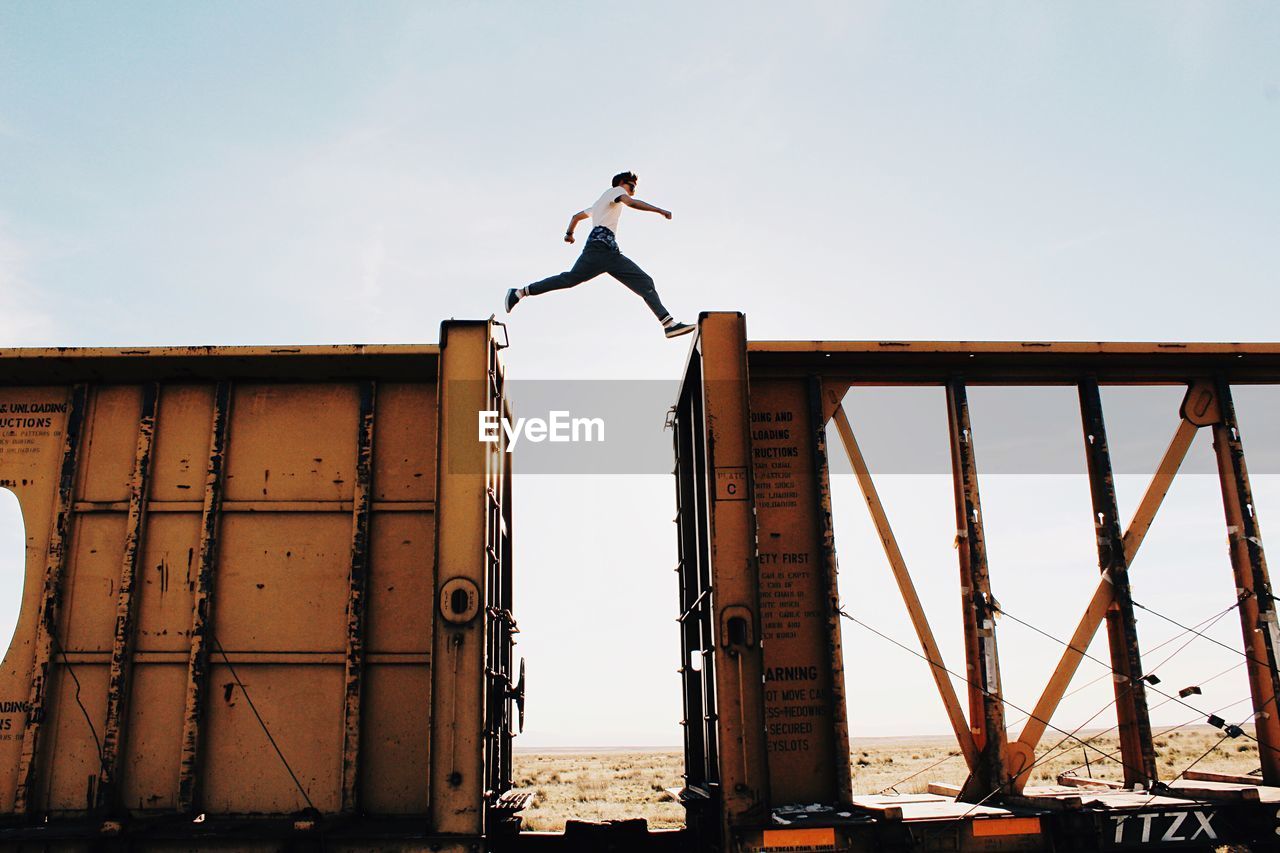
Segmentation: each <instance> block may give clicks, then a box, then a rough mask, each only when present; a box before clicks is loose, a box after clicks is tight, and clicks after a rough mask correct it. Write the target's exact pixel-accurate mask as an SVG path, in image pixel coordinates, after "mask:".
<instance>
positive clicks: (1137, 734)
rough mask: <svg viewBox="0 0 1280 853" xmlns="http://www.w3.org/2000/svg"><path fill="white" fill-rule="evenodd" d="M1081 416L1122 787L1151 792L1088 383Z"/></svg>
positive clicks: (1147, 737)
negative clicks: (1107, 593) (1107, 594)
mask: <svg viewBox="0 0 1280 853" xmlns="http://www.w3.org/2000/svg"><path fill="white" fill-rule="evenodd" d="M1079 389H1080V412H1081V421H1082V425H1083V427H1084V442H1085V460H1086V462H1087V467H1088V472H1089V492H1090V494H1091V495H1092V497H1093V521H1094V528H1095V530H1096V536H1097V543H1098V568H1099V570H1100V571H1101V572H1102V574H1103V575H1105V576H1107V577H1108V578H1109V580H1110V581H1111V606H1110V607H1109V608H1108V610H1107V614H1106V620H1107V638H1108V641H1109V644H1110V648H1111V669H1112V673H1113V675H1112V679H1113V683H1114V685H1115V694H1116V715H1117V717H1118V719H1119V723H1120V757H1121V759H1122V761H1123V763H1124V781H1125V784H1126V785H1129V786H1135V785H1142V786H1144V787H1150V785H1151V783H1152V782H1155V781H1156V780H1157V778H1158V776H1157V775H1156V751H1155V746H1154V744H1153V743H1152V740H1151V719H1150V716H1149V714H1148V711H1147V692H1146V683H1145V682H1144V681H1143V676H1144V673H1143V670H1142V656H1141V654H1140V652H1139V649H1138V629H1137V621H1136V619H1135V618H1134V614H1133V600H1132V598H1131V597H1130V594H1129V563H1128V560H1126V559H1125V552H1124V538H1123V536H1122V535H1121V532H1120V518H1119V515H1120V509H1119V506H1118V504H1117V501H1116V490H1115V481H1114V480H1113V478H1112V474H1111V453H1110V449H1109V447H1108V445H1107V430H1106V425H1105V423H1104V422H1103V417H1102V398H1101V396H1100V395H1099V392H1098V383H1097V382H1096V380H1094V379H1092V378H1086V379H1084V380H1083V381H1081V382H1080V385H1079Z"/></svg>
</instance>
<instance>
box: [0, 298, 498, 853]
mask: <svg viewBox="0 0 1280 853" xmlns="http://www.w3.org/2000/svg"><path fill="white" fill-rule="evenodd" d="M498 349H499V346H498V344H497V342H496V341H495V336H494V334H493V324H492V323H489V322H446V323H444V324H443V326H442V328H441V334H440V344H439V345H438V346H364V347H361V346H333V347H297V348H274V349H268V348H248V347H210V348H164V349H138V350H74V349H59V350H5V351H0V486H3V487H4V488H7V489H10V490H12V491H13V492H14V493H15V494H16V495H17V496H18V499H19V501H20V503H21V506H22V514H23V519H24V522H25V526H26V533H27V563H26V576H25V591H24V593H23V596H22V602H21V613H20V617H19V620H18V626H17V630H16V633H15V635H14V638H13V641H12V644H11V646H10V648H9V651H8V654H7V655H6V657H5V658H4V662H3V667H2V668H0V708H2V709H3V715H2V716H0V848H3V849H31V845H51V846H53V847H56V848H57V849H68V850H74V849H83V848H85V845H88V844H91V843H95V842H96V843H103V842H108V843H113V844H117V845H120V846H122V847H127V848H129V849H190V848H192V847H196V846H199V847H219V848H221V849H262V850H274V849H282V847H284V846H290V847H296V846H298V845H304V846H305V845H306V844H323V845H324V847H325V849H368V848H372V847H377V848H379V849H422V848H423V846H424V845H428V844H429V845H430V846H431V849H436V850H456V851H461V850H476V849H478V848H479V846H480V845H481V844H482V841H481V839H482V837H483V836H484V835H485V834H486V833H492V832H494V830H495V827H496V826H497V825H498V824H500V823H503V822H504V812H503V804H502V803H501V802H500V800H501V798H502V795H503V794H504V793H505V792H506V791H507V790H508V789H509V787H510V777H511V742H512V734H513V729H514V723H513V710H512V706H513V703H514V700H519V701H520V702H522V701H523V700H522V697H521V696H520V695H519V694H520V685H517V684H515V683H513V667H512V663H513V660H512V658H513V650H512V646H513V638H512V634H513V632H514V629H515V625H514V621H513V618H512V598H511V470H510V467H509V465H508V462H507V454H506V453H505V452H503V451H504V447H503V444H502V441H501V437H500V440H499V442H498V443H482V442H479V441H478V440H477V433H476V423H477V416H476V412H477V411H481V410H491V411H504V410H505V409H504V407H505V399H504V391H503V371H502V366H501V364H500V362H499V357H498Z"/></svg>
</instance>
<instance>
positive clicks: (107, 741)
mask: <svg viewBox="0 0 1280 853" xmlns="http://www.w3.org/2000/svg"><path fill="white" fill-rule="evenodd" d="M159 398H160V386H159V385H158V384H156V383H148V384H146V385H144V386H142V412H141V416H140V418H139V421H138V442H137V446H136V448H135V451H134V459H133V477H132V479H131V480H130V486H129V509H128V515H127V517H126V521H125V539H124V562H123V565H122V566H121V568H120V588H119V591H118V593H117V595H116V633H115V640H114V641H113V645H112V649H111V670H110V676H109V679H110V680H109V683H108V686H107V717H106V725H105V726H104V729H103V734H102V781H101V782H100V783H99V785H98V805H99V806H105V807H107V808H116V807H119V806H121V805H123V804H122V803H120V802H119V801H118V791H117V786H118V784H119V780H120V769H121V767H120V764H121V755H122V754H123V751H124V745H125V740H126V739H127V737H128V726H127V725H125V721H126V720H127V715H128V711H129V694H130V690H131V688H132V681H133V679H132V675H133V645H134V643H133V632H134V624H133V623H134V615H135V612H136V610H137V603H136V602H137V596H136V595H135V594H134V586H135V584H136V583H137V578H138V561H139V559H140V556H141V554H142V545H143V531H144V529H145V526H146V518H147V500H148V497H149V494H148V493H149V486H150V482H151V447H152V444H153V443H154V438H155V432H156V409H157V405H158V402H159Z"/></svg>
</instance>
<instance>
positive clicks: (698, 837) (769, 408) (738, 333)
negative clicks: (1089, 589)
mask: <svg viewBox="0 0 1280 853" xmlns="http://www.w3.org/2000/svg"><path fill="white" fill-rule="evenodd" d="M1255 383H1256V384H1271V385H1276V384H1280V346H1277V345H1275V344H1157V343H1149V344H1144V343H1136V344H1124V343H1116V344H1099V343H1044V342H1028V343H1021V342H1013V343H997V342H982V343H966V342H916V343H908V342H900V341H887V342H880V341H871V342H829V341H796V342H751V341H748V339H747V333H746V321H745V318H744V317H743V316H742V315H741V314H732V313H710V314H703V315H702V317H701V318H700V322H699V333H698V338H697V339H696V341H695V342H694V345H693V348H692V351H691V353H690V357H689V361H688V363H687V366H686V371H685V375H684V377H683V383H682V387H681V391H680V395H679V398H678V401H677V403H676V405H675V407H674V409H673V412H672V417H671V426H672V427H673V430H674V444H675V456H676V480H677V497H678V507H679V511H678V517H677V524H678V531H679V533H678V536H679V546H680V547H679V560H680V562H679V566H678V576H679V594H680V598H679V613H680V615H679V625H680V636H681V649H682V655H681V661H680V672H681V677H682V683H683V703H684V704H683V712H684V717H683V726H684V741H685V786H684V788H683V790H682V792H681V799H682V801H683V802H684V804H685V806H686V810H687V814H688V824H689V830H690V832H691V833H692V835H693V837H694V838H695V843H696V844H697V845H698V847H699V849H707V850H719V851H724V852H725V853H729V851H732V853H767V851H782V850H805V851H812V852H813V853H817V851H852V850H902V851H914V850H921V851H923V850H955V851H977V850H983V851H995V850H1009V851H1014V850H1027V851H1043V850H1095V849H1151V848H1161V847H1163V846H1168V847H1170V848H1171V849H1172V848H1177V849H1213V848H1214V847H1216V846H1218V845H1220V844H1225V843H1230V842H1240V843H1248V844H1254V845H1258V847H1257V849H1274V845H1275V838H1276V833H1277V831H1278V830H1277V826H1278V824H1277V820H1276V815H1277V813H1278V811H1277V809H1278V807H1280V714H1278V713H1276V711H1275V704H1276V699H1277V696H1280V673H1278V672H1277V666H1276V663H1277V652H1278V651H1280V628H1278V626H1277V615H1276V604H1275V602H1276V599H1275V598H1274V597H1273V595H1272V590H1271V585H1270V581H1269V579H1268V575H1267V568H1266V560H1265V556H1264V552H1263V548H1262V538H1261V531H1260V529H1259V526H1258V517H1257V510H1256V507H1255V506H1254V502H1253V497H1252V491H1251V487H1250V483H1249V476H1248V471H1247V468H1246V465H1245V457H1244V447H1243V440H1242V438H1241V432H1240V429H1239V425H1238V423H1237V420H1236V415H1235V409H1234V406H1233V404H1232V393H1231V392H1232V387H1233V386H1235V385H1240V384H1255ZM1108 384H1111V385H1173V386H1183V387H1185V388H1186V394H1185V397H1184V400H1183V403H1182V406H1181V409H1180V410H1176V411H1171V412H1170V413H1169V421H1170V427H1171V429H1173V438H1172V440H1171V441H1170V443H1169V446H1168V450H1167V451H1166V452H1165V455H1164V458H1163V460H1162V461H1161V463H1160V465H1159V467H1158V470H1157V472H1156V474H1155V476H1154V477H1153V478H1152V481H1151V484H1150V486H1149V487H1148V489H1147V491H1146V493H1145V495H1144V497H1143V498H1142V500H1141V502H1140V504H1139V506H1138V509H1137V511H1136V513H1135V515H1134V517H1133V519H1132V520H1131V521H1130V522H1129V524H1128V526H1127V527H1122V526H1121V523H1120V522H1121V520H1120V519H1119V518H1118V508H1117V503H1116V495H1115V489H1114V483H1113V476H1112V466H1111V459H1110V454H1109V449H1108V444H1107V438H1106V425H1105V422H1104V418H1103V412H1102V406H1101V401H1100V395H1099V386H1100V385H1108ZM857 385H881V386H883V385H902V386H907V385H911V386H933V387H938V388H943V389H945V391H946V411H945V413H944V412H941V411H940V412H939V416H940V417H942V418H944V419H945V422H946V423H947V426H948V432H949V436H950V445H951V446H950V457H951V468H952V478H953V482H954V494H955V513H956V532H957V535H956V552H957V555H958V575H957V581H958V583H957V599H958V603H959V604H960V605H961V610H962V616H963V620H962V624H963V628H964V643H963V648H964V650H965V660H964V661H961V662H958V663H953V666H952V667H951V668H950V669H948V667H947V663H946V662H945V661H944V660H943V659H942V656H941V654H940V652H939V650H938V644H937V642H936V640H935V637H934V634H933V630H932V628H931V627H930V625H929V621H928V619H927V618H926V616H925V613H924V610H923V608H922V607H921V606H920V602H919V598H918V596H917V594H916V590H915V586H914V584H913V581H912V579H911V575H910V573H909V572H908V571H907V566H906V563H905V561H904V560H903V558H902V553H901V551H900V549H899V548H898V544H897V541H896V539H895V537H894V532H893V528H892V526H891V524H890V519H889V517H888V515H887V513H886V512H885V509H884V507H883V505H882V504H881V503H880V500H879V497H878V495H877V492H876V488H875V482H874V480H873V478H872V476H871V474H870V472H869V471H868V469H867V464H866V462H865V460H864V458H863V456H862V453H861V451H860V449H859V447H858V442H857V439H856V436H855V433H854V429H853V426H852V424H851V421H850V416H849V414H848V413H847V412H846V411H845V403H844V398H845V394H846V392H847V391H849V389H850V388H851V387H853V386H857ZM970 385H1006V386H1043V385H1058V386H1067V387H1073V388H1075V389H1076V390H1077V392H1078V396H1079V402H1080V412H1081V425H1082V427H1083V437H1084V442H1083V449H1082V453H1083V456H1084V458H1085V461H1086V463H1087V475H1088V479H1089V485H1090V492H1091V495H1092V501H1093V505H1092V507H1091V509H1092V512H1093V515H1094V518H1095V519H1096V538H1097V551H1098V570H1099V571H1100V574H1101V578H1100V580H1099V582H1098V586H1097V591H1096V592H1095V593H1094V595H1093V598H1092V600H1091V601H1090V602H1089V604H1088V607H1087V609H1086V612H1085V613H1084V614H1083V615H1082V616H1081V618H1080V622H1079V626H1078V627H1077V629H1076V631H1075V634H1074V635H1073V636H1072V638H1071V640H1070V641H1069V642H1065V643H1064V645H1065V648H1064V650H1063V652H1062V658H1061V660H1060V661H1059V662H1058V665H1057V667H1056V668H1055V670H1054V672H1053V674H1052V676H1051V678H1050V680H1049V682H1048V684H1047V685H1046V686H1045V687H1044V690H1043V692H1042V694H1041V698H1040V700H1039V701H1038V702H1037V704H1036V705H1035V707H1034V709H1031V708H1028V709H1021V710H1023V711H1024V712H1025V715H1026V716H1027V717H1028V718H1029V720H1028V722H1027V723H1026V725H1024V726H1023V728H1022V730H1021V732H1020V733H1019V734H1018V736H1017V737H1016V738H1015V737H1011V736H1010V735H1009V733H1008V732H1007V731H1006V722H1005V705H1006V704H1007V701H1006V700H1005V699H1004V692H1003V688H1002V684H1001V678H1000V668H999V657H998V654H997V650H996V628H995V621H994V617H995V615H996V614H997V613H998V612H999V611H998V607H999V605H998V604H997V601H996V598H995V596H994V595H993V593H992V589H993V584H995V585H997V586H998V578H997V579H996V580H993V579H992V578H991V577H990V575H989V573H988V568H987V557H986V538H985V532H984V529H983V523H982V513H981V509H980V507H981V498H980V494H979V489H978V477H977V472H978V466H977V453H976V450H975V448H980V447H981V443H982V437H981V436H980V435H978V436H975V435H974V433H973V430H972V428H971V426H970V421H969V410H968V402H967V392H966V389H967V387H968V386H970ZM829 426H830V427H833V429H831V431H830V434H831V435H833V436H836V437H838V440H839V444H841V445H843V449H844V451H845V452H846V453H847V455H848V457H849V461H850V463H851V467H852V470H853V472H854V475H855V478H856V480H857V482H858V486H859V488H860V490H861V492H862V495H863V497H864V499H865V502H866V504H867V507H868V509H869V510H870V513H871V517H872V521H873V523H874V526H875V529H876V532H877V535H878V538H879V539H880V541H881V543H882V545H883V547H884V551H885V555H886V558H887V562H888V563H889V566H890V568H891V570H892V572H893V574H894V578H895V580H896V582H897V585H898V587H899V589H900V591H901V593H902V596H903V599H904V603H905V605H906V609H907V612H908V614H909V616H910V619H911V623H912V627H913V628H914V629H915V633H916V635H917V638H918V641H919V651H918V652H917V653H916V654H917V655H918V656H919V657H920V658H922V659H923V661H922V665H927V666H928V668H929V670H930V672H931V674H932V675H933V678H934V681H935V683H936V686H937V689H938V692H939V697H940V699H941V701H942V704H943V706H944V707H945V709H946V712H947V717H948V719H949V720H950V722H951V725H952V728H953V730H954V734H955V737H956V745H957V748H958V751H959V753H960V754H961V755H962V756H963V759H964V760H965V762H966V764H967V766H968V771H969V776H968V781H967V782H966V783H965V784H964V785H963V786H960V787H958V788H952V787H951V786H946V785H932V786H930V792H929V793H928V794H921V795H915V796H897V795H894V796H889V795H859V794H858V793H856V792H854V791H853V786H852V773H851V755H850V749H849V737H850V735H849V725H850V723H849V719H850V717H852V718H853V719H854V720H855V721H856V719H857V696H856V693H853V691H851V688H850V687H849V686H848V685H846V684H845V683H844V666H843V661H842V660H841V654H842V646H841V625H842V620H843V618H844V617H845V616H848V614H847V613H846V612H845V611H844V610H843V608H842V606H841V602H840V599H839V593H838V589H837V583H836V575H837V565H836V550H835V538H834V533H833V525H832V516H831V488H830V474H829V465H828V459H829V452H830V448H829V447H828V435H829V431H828V427H829ZM1274 426H1275V425H1274V424H1260V425H1253V427H1254V429H1255V430H1262V429H1267V428H1270V429H1274ZM1202 429H1203V430H1207V431H1209V432H1211V433H1212V437H1213V446H1214V456H1215V459H1216V466H1217V472H1218V477H1219V480H1220V483H1221V492H1222V501H1223V511H1224V513H1225V519H1226V532H1227V539H1228V550H1229V556H1230V561H1231V566H1232V569H1233V572H1234V578H1231V577H1230V576H1229V575H1226V573H1224V577H1221V578H1218V579H1217V582H1218V584H1219V587H1220V588H1221V589H1223V590H1224V591H1230V590H1231V589H1232V580H1234V587H1235V591H1236V593H1237V601H1238V603H1237V609H1238V610H1239V616H1240V620H1241V626H1242V631H1243V640H1244V642H1243V646H1242V651H1241V656H1242V658H1243V659H1244V660H1245V661H1246V664H1247V667H1246V668H1247V670H1248V674H1249V687H1250V691H1251V699H1252V706H1253V715H1252V720H1253V725H1254V726H1255V727H1256V741H1257V744H1258V751H1259V756H1260V759H1261V765H1262V766H1261V770H1260V774H1259V775H1257V776H1239V777H1227V776H1223V775H1221V774H1210V773H1196V772H1195V771H1194V770H1188V771H1186V772H1184V773H1181V774H1179V778H1175V779H1167V780H1162V779H1160V778H1159V776H1158V772H1157V767H1156V763H1155V760H1154V748H1153V745H1152V732H1151V725H1150V722H1149V719H1148V713H1147V698H1146V696H1147V693H1148V692H1149V691H1152V690H1156V689H1157V688H1156V687H1155V686H1154V685H1156V684H1158V679H1154V678H1151V677H1148V676H1147V674H1146V672H1145V670H1144V669H1143V666H1142V659H1141V655H1140V650H1139V647H1138V640H1137V634H1136V632H1135V631H1134V623H1135V620H1134V605H1133V601H1132V598H1131V595H1130V591H1129V576H1128V565H1129V562H1130V561H1131V560H1132V558H1133V556H1134V554H1135V553H1136V551H1137V549H1138V547H1139V546H1140V545H1141V543H1142V540H1143V537H1144V536H1145V534H1146V532H1147V530H1148V529H1149V527H1150V525H1151V522H1152V520H1153V518H1154V517H1155V514H1156V511H1157V510H1158V509H1159V507H1160V505H1161V502H1162V500H1163V498H1164V496H1165V494H1166V492H1168V490H1169V487H1170V484H1171V483H1172V481H1173V479H1174V477H1175V475H1176V474H1177V472H1178V470H1179V467H1180V466H1181V463H1182V461H1183V458H1184V457H1185V456H1186V454H1187V452H1188V449H1189V448H1190V446H1191V442H1192V439H1193V438H1194V437H1195V435H1196V434H1197V432H1198V431H1199V430H1202ZM1222 518H1223V516H1218V517H1217V520H1216V522H1215V520H1214V519H1213V518H1211V517H1206V518H1204V519H1203V523H1204V524H1205V525H1221V520H1222ZM1218 529H1221V528H1220V527H1218ZM1202 582H1203V583H1204V584H1205V585H1206V587H1207V586H1208V585H1210V584H1212V583H1214V579H1213V578H1208V577H1206V578H1204V579H1203V581H1202ZM1104 624H1105V626H1106V631H1107V636H1108V640H1109V650H1110V656H1111V657H1110V661H1109V663H1108V665H1109V666H1110V668H1111V670H1112V678H1113V681H1114V683H1115V705H1116V716H1117V725H1118V728H1119V731H1120V764H1121V766H1122V768H1123V778H1122V779H1116V780H1111V781H1110V782H1108V783H1107V784H1106V785H1099V784H1097V780H1081V779H1075V778H1072V777H1067V776H1060V777H1059V779H1058V781H1059V785H1056V786H1040V787H1035V786H1031V785H1028V777H1029V774H1030V772H1031V770H1032V768H1033V767H1034V766H1035V765H1036V762H1037V761H1039V760H1040V756H1039V755H1037V753H1036V748H1037V745H1038V744H1039V741H1040V738H1041V736H1042V735H1043V734H1044V733H1045V730H1046V728H1050V727H1052V723H1051V720H1052V718H1053V713H1054V710H1055V709H1056V708H1057V706H1058V703H1059V702H1060V701H1061V700H1062V698H1063V694H1064V693H1065V691H1066V688H1067V686H1068V684H1069V683H1070V681H1071V677H1072V675H1073V674H1074V673H1075V671H1076V668H1077V667H1078V665H1079V663H1080V661H1081V658H1082V657H1083V656H1084V653H1085V649H1086V648H1087V647H1088V645H1089V642H1090V640H1091V639H1092V638H1093V637H1094V635H1095V634H1096V633H1097V632H1098V631H1099V630H1100V628H1101V626H1102V625H1104ZM953 679H954V680H955V681H956V682H957V683H958V684H960V685H962V686H961V688H960V693H959V694H958V693H957V689H956V686H955V685H953ZM851 693H852V694H853V695H851ZM1166 695H1167V694H1166ZM851 709H852V712H853V713H852V714H850V713H849V712H850V710H851ZM1207 722H1210V723H1213V724H1216V725H1218V726H1219V727H1224V726H1223V724H1224V721H1222V720H1220V719H1217V718H1216V717H1212V716H1210V717H1209V719H1208V720H1207ZM1224 728H1225V731H1226V732H1227V734H1228V735H1231V736H1239V735H1240V734H1242V732H1241V729H1240V727H1239V726H1232V725H1226V726H1225V727H1224ZM1057 731H1058V732H1059V733H1061V734H1065V735H1066V736H1067V737H1068V738H1070V737H1071V733H1070V732H1065V731H1064V730H1063V729H1061V728H1058V729H1057ZM1250 737H1252V736H1251V735H1250ZM1081 742H1083V741H1081Z"/></svg>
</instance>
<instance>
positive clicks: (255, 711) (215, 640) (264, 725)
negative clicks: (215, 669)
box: [209, 631, 316, 811]
mask: <svg viewBox="0 0 1280 853" xmlns="http://www.w3.org/2000/svg"><path fill="white" fill-rule="evenodd" d="M209 639H210V640H211V641H212V642H213V645H214V646H215V647H216V648H217V649H218V654H220V655H222V662H223V663H225V664H226V665H227V669H228V670H229V671H230V672H231V677H232V678H233V679H235V682H236V686H237V687H239V688H240V692H241V693H242V694H244V699H245V701H246V702H248V703H249V710H250V711H253V716H254V717H255V718H256V719H257V721H258V725H259V726H261V727H262V733H263V734H265V735H266V736H267V740H268V741H270V742H271V748H272V749H274V750H275V751H276V755H278V756H279V757H280V763H281V764H283V765H284V769H285V770H287V771H288V772H289V778H291V779H292V780H293V784H294V785H296V786H298V793H300V794H302V799H304V800H306V803H307V807H308V808H310V809H311V810H312V811H316V806H315V803H313V802H311V797H309V796H307V789H306V788H304V787H303V786H302V783H301V782H300V781H298V774H296V773H294V772H293V768H292V767H290V766H289V759H287V758H285V757H284V753H283V752H281V751H280V745H279V744H278V743H276V739H275V738H274V737H272V736H271V730H270V729H269V728H267V723H266V721H265V720H263V719H262V715H261V714H259V713H258V706H257V705H255V704H253V697H252V696H250V695H249V691H248V689H247V688H245V686H244V682H243V681H241V680H240V676H239V674H238V673H236V668H235V667H234V666H232V665H231V658H229V657H227V652H226V650H225V649H223V648H222V643H220V642H218V637H217V635H215V634H214V633H213V631H210V632H209Z"/></svg>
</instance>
